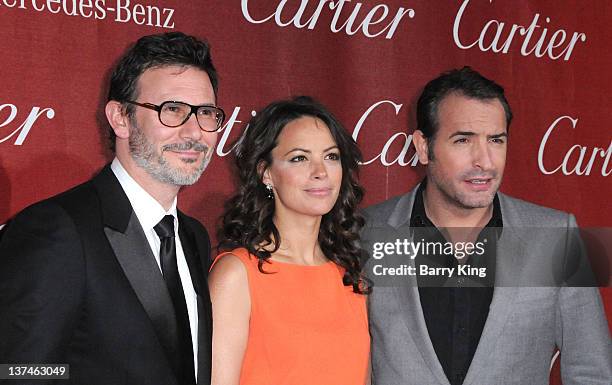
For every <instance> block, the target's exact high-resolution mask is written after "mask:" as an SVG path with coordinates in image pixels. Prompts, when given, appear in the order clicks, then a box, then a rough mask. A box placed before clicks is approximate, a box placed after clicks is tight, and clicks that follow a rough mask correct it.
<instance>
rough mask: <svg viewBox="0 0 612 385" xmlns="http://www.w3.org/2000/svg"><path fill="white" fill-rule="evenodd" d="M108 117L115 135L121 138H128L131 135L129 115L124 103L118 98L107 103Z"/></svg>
mask: <svg viewBox="0 0 612 385" xmlns="http://www.w3.org/2000/svg"><path fill="white" fill-rule="evenodd" d="M104 112H105V113H106V119H107V120H108V123H109V124H110V126H111V127H112V129H113V131H115V135H117V138H120V139H127V138H129V136H130V126H129V119H130V118H129V117H128V115H127V114H126V113H125V110H124V108H123V105H122V104H121V103H119V102H118V101H116V100H111V101H109V102H108V103H106V107H105V108H104Z"/></svg>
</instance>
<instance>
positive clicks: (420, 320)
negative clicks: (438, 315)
mask: <svg viewBox="0 0 612 385" xmlns="http://www.w3.org/2000/svg"><path fill="white" fill-rule="evenodd" d="M395 292H396V294H397V296H398V302H399V303H401V304H402V307H403V310H404V312H403V313H404V316H403V317H402V320H403V321H404V323H405V324H406V327H407V328H408V331H409V332H410V335H411V336H412V340H413V341H414V344H415V345H416V347H417V348H418V349H419V351H420V352H421V356H422V357H423V360H424V361H425V362H426V363H427V366H428V367H429V370H430V371H431V373H432V374H433V375H434V376H435V377H436V379H437V380H438V382H439V383H441V384H445V385H448V384H449V382H448V379H447V378H446V375H445V374H444V369H442V365H441V364H440V361H439V360H438V356H437V355H436V352H435V351H434V348H433V344H432V343H431V339H430V338H429V332H428V331H427V325H426V324H425V317H424V316H423V310H422V308H421V299H420V297H419V288H418V287H417V286H416V283H415V285H414V286H406V287H396V288H395ZM407 359H409V358H407Z"/></svg>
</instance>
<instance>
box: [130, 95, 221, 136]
mask: <svg viewBox="0 0 612 385" xmlns="http://www.w3.org/2000/svg"><path fill="white" fill-rule="evenodd" d="M127 103H130V104H134V105H136V106H140V107H144V108H148V109H150V110H153V111H157V116H158V118H159V121H160V123H161V124H163V125H164V126H166V127H178V126H181V125H183V124H185V122H186V121H187V120H188V119H189V117H190V116H191V114H194V115H195V116H196V119H197V121H198V125H199V126H200V128H201V129H202V130H204V131H207V132H215V131H218V130H219V129H220V128H221V125H222V124H223V121H224V120H225V112H223V110H222V109H220V108H219V107H214V106H192V105H191V104H189V103H185V102H175V101H165V102H163V103H162V104H160V105H159V106H158V105H156V104H152V103H138V102H134V101H132V100H127Z"/></svg>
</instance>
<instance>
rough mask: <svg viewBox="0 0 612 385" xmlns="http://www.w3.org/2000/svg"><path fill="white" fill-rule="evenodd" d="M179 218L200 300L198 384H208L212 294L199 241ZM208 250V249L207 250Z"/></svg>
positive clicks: (188, 263)
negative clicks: (206, 278) (208, 285)
mask: <svg viewBox="0 0 612 385" xmlns="http://www.w3.org/2000/svg"><path fill="white" fill-rule="evenodd" d="M178 219H179V238H180V239H181V246H182V247H183V253H184V254H185V260H186V261H187V265H188V267H189V274H190V275H191V281H192V283H193V288H194V290H195V292H196V297H197V302H198V336H197V341H198V381H197V382H198V384H208V383H209V382H210V377H209V376H210V363H211V359H212V351H211V345H210V340H211V338H212V335H211V330H212V314H210V295H209V293H208V287H207V286H206V285H207V282H206V280H205V278H204V273H203V268H204V267H203V264H202V258H203V257H206V258H208V255H206V256H202V255H200V253H199V249H198V247H197V243H196V241H195V238H194V235H193V233H192V231H191V228H190V227H189V225H188V224H187V221H186V220H185V218H184V217H183V215H182V213H181V212H179V213H178ZM206 252H208V251H206Z"/></svg>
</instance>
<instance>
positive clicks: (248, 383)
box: [217, 248, 370, 385]
mask: <svg viewBox="0 0 612 385" xmlns="http://www.w3.org/2000/svg"><path fill="white" fill-rule="evenodd" d="M231 253H232V254H234V255H236V256H237V257H238V258H240V260H241V261H242V263H243V264H244V266H245V267H246V271H247V276H248V280H249V292H250V296H251V319H250V323H249V339H248V342H247V347H246V351H245V354H244V359H243V362H242V370H241V373H240V385H363V384H365V380H366V376H367V370H368V369H367V368H368V357H369V352H370V335H369V333H368V319H367V312H366V296H365V295H362V294H356V293H353V291H352V287H349V286H344V285H343V284H342V275H343V271H342V269H341V268H340V267H338V266H337V265H336V264H334V263H332V262H328V263H326V264H324V265H319V266H303V265H294V264H289V263H282V262H276V261H271V263H264V265H263V269H264V271H266V272H270V273H272V272H273V273H272V274H263V273H261V272H260V271H259V270H258V268H257V258H256V257H254V256H251V255H250V254H249V253H248V251H247V250H246V249H243V248H240V249H235V250H233V251H231ZM225 254H228V253H223V254H220V255H219V256H218V257H217V260H218V258H219V257H221V256H223V255H225Z"/></svg>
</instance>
